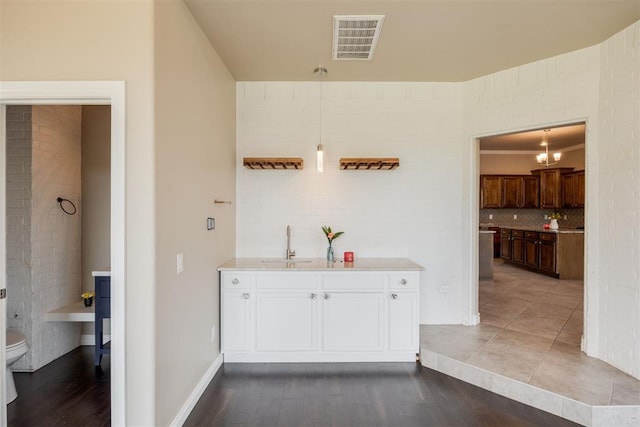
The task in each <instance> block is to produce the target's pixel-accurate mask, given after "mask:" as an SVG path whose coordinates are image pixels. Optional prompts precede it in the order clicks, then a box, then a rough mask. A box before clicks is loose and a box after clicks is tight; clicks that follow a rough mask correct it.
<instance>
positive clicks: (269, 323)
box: [256, 291, 318, 351]
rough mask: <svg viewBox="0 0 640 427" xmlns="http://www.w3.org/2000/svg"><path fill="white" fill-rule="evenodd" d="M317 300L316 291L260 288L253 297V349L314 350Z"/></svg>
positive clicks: (315, 343)
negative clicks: (254, 343)
mask: <svg viewBox="0 0 640 427" xmlns="http://www.w3.org/2000/svg"><path fill="white" fill-rule="evenodd" d="M317 300H318V294H317V292H298V291H276V292H259V293H258V294H257V299H256V350H257V351H315V350H317V347H318V345H317V326H318V321H317V319H318V314H317V312H318V301H317Z"/></svg>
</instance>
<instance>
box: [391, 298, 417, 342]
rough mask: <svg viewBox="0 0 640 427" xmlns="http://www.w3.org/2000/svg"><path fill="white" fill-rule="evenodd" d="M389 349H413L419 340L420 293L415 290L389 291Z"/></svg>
mask: <svg viewBox="0 0 640 427" xmlns="http://www.w3.org/2000/svg"><path fill="white" fill-rule="evenodd" d="M388 302H389V349H390V350H411V349H413V348H414V347H415V343H416V342H417V341H418V340H419V338H418V334H419V325H418V322H416V321H415V319H417V318H418V295H417V294H416V293H415V292H397V291H392V292H390V293H389V299H388Z"/></svg>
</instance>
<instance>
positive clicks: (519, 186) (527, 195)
mask: <svg viewBox="0 0 640 427" xmlns="http://www.w3.org/2000/svg"><path fill="white" fill-rule="evenodd" d="M480 182H481V188H480V206H481V208H482V209H497V208H537V207H539V201H538V200H539V177H538V176H533V175H482V176H481V178H480Z"/></svg>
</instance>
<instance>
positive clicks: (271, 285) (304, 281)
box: [256, 272, 318, 289]
mask: <svg viewBox="0 0 640 427" xmlns="http://www.w3.org/2000/svg"><path fill="white" fill-rule="evenodd" d="M317 287H318V275H317V274H315V273H294V272H287V273H259V274H256V288H257V289H317Z"/></svg>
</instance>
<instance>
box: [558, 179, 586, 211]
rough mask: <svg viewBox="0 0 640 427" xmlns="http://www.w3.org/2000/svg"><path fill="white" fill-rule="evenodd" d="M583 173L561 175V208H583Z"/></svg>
mask: <svg viewBox="0 0 640 427" xmlns="http://www.w3.org/2000/svg"><path fill="white" fill-rule="evenodd" d="M584 190H585V188H584V171H577V172H571V173H565V174H563V175H562V191H563V194H562V207H563V208H583V207H584Z"/></svg>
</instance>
